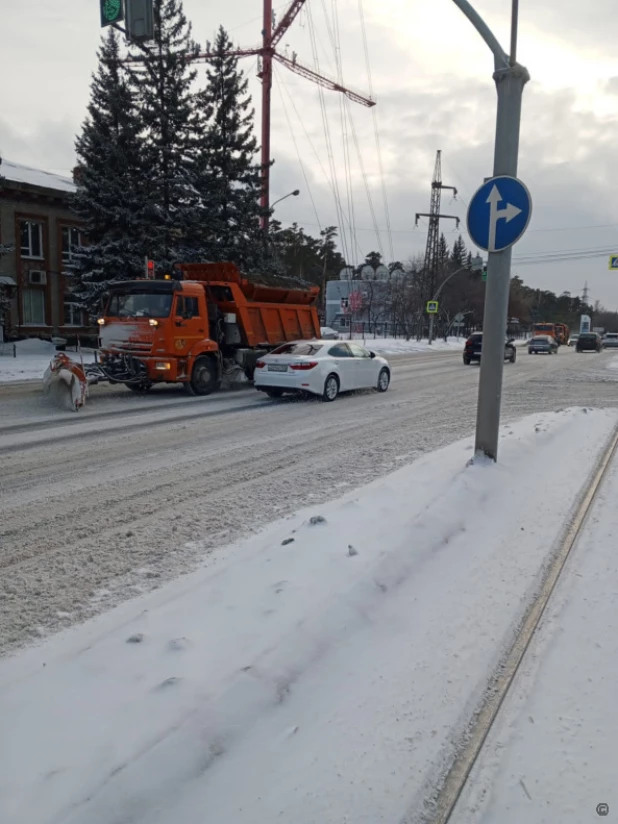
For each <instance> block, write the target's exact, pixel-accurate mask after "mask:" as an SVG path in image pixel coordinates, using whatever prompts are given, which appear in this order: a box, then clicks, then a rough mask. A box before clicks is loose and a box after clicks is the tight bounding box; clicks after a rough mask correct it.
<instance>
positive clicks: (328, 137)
mask: <svg viewBox="0 0 618 824" xmlns="http://www.w3.org/2000/svg"><path fill="white" fill-rule="evenodd" d="M307 22H308V28H309V39H310V41H311V51H312V52H313V62H314V66H315V68H316V71H317V73H318V74H320V73H321V72H320V59H319V56H318V50H317V43H316V35H315V26H314V24H313V15H312V13H311V6H309V5H308V6H307ZM318 96H319V101H320V111H321V114H322V127H323V129H324V137H325V140H326V151H327V155H328V162H329V166H330V172H331V178H332V181H333V188H334V196H335V208H336V211H337V220H338V222H339V226H340V237H341V245H342V247H343V254H344V258H345V259H346V260H349V259H350V256H349V251H350V244H348V242H347V238H346V235H345V227H344V220H343V209H342V206H341V194H340V191H339V180H338V177H337V173H336V167H335V158H334V154H333V146H332V140H331V135H330V127H329V125H328V116H327V114H326V104H325V101H324V90H323V89H322V87H321V86H320V85H318Z"/></svg>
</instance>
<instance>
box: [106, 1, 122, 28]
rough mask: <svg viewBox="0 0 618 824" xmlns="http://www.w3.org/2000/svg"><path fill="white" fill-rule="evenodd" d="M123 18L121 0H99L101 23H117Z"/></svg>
mask: <svg viewBox="0 0 618 824" xmlns="http://www.w3.org/2000/svg"><path fill="white" fill-rule="evenodd" d="M122 19H123V8H122V0H101V25H102V26H107V25H109V24H110V23H118V22H119V21H120V20H122Z"/></svg>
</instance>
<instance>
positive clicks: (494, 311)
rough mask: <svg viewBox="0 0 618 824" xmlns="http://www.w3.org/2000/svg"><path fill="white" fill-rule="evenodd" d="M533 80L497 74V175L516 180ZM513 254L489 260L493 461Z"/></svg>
mask: <svg viewBox="0 0 618 824" xmlns="http://www.w3.org/2000/svg"><path fill="white" fill-rule="evenodd" d="M528 79H529V75H528V72H527V71H526V69H524V68H523V67H522V66H517V65H515V66H509V67H508V68H505V69H499V70H498V71H496V73H495V74H494V80H495V81H496V88H497V92H498V113H497V118H496V143H495V152H494V175H510V176H511V177H516V176H517V165H518V158H519V131H520V123H521V104H522V97H523V91H524V85H525V83H526V82H527V81H528ZM511 255H512V247H509V248H508V249H504V250H503V251H501V252H492V251H490V252H489V257H488V261H487V285H486V288H485V312H484V316H483V356H482V357H481V375H480V380H479V395H478V409H477V418H476V444H475V451H476V452H477V453H481V454H484V455H486V456H487V457H488V458H491V459H492V460H494V461H495V460H497V457H498V434H499V430H500V406H501V402H502V372H503V369H504V342H505V337H506V318H507V314H508V307H509V294H510V288H511Z"/></svg>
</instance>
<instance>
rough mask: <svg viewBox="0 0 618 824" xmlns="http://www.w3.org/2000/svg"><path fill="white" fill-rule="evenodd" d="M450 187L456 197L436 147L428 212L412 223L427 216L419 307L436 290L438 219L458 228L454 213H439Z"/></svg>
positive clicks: (430, 333)
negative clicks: (452, 223) (447, 182)
mask: <svg viewBox="0 0 618 824" xmlns="http://www.w3.org/2000/svg"><path fill="white" fill-rule="evenodd" d="M443 189H450V190H451V191H452V192H453V197H457V189H456V188H455V186H446V185H445V184H444V183H442V151H441V150H440V149H438V151H437V153H436V165H435V168H434V171H433V180H432V181H431V200H430V204H429V212H417V213H416V218H415V221H414V225H415V226H418V221H419V218H421V217H426V218H429V229H428V231H427V245H426V247H425V262H424V264H423V275H424V281H425V282H424V284H423V286H424V288H423V294H422V296H421V307H424V306H425V300H430V299H431V297H432V296H433V294H434V292H435V291H436V280H437V275H438V244H439V242H440V220H454V221H455V222H456V225H457V227H458V228H459V218H458V217H455V216H454V215H441V214H440V205H441V201H442V190H443ZM423 311H424V310H423ZM432 340H433V315H431V316H430V318H429V343H430V344H431V342H432Z"/></svg>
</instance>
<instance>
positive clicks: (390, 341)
mask: <svg viewBox="0 0 618 824" xmlns="http://www.w3.org/2000/svg"><path fill="white" fill-rule="evenodd" d="M343 338H344V339H346V338H345V335H344V336H343ZM354 340H356V341H358V343H361V344H362V345H363V346H365V347H366V348H367V349H371V350H372V351H373V352H376V353H378V354H380V355H406V354H408V353H412V352H445V351H449V352H452V351H459V350H463V347H464V343H465V340H466V339H465V338H449V339H448V340H447V341H445V340H444V338H440V339H439V340H434V342H433V343H432V344H431V346H430V345H429V341H426V340H421V341H417V340H414V339H413V340H406V339H405V338H376V339H374V338H372V337H371V336H367V337H366V338H363V337H362V336H360V335H355V336H354Z"/></svg>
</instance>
